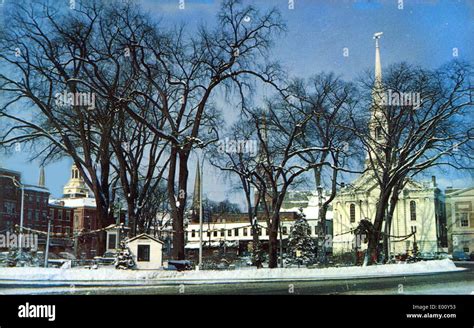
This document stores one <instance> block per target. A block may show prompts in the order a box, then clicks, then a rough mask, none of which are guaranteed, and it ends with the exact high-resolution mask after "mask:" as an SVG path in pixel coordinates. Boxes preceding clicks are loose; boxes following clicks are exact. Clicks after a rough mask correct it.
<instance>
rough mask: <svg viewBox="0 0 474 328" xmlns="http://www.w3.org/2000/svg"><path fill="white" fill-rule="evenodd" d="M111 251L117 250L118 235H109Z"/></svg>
mask: <svg viewBox="0 0 474 328" xmlns="http://www.w3.org/2000/svg"><path fill="white" fill-rule="evenodd" d="M108 248H109V249H116V248H117V235H116V234H114V233H113V234H110V235H109V247H108Z"/></svg>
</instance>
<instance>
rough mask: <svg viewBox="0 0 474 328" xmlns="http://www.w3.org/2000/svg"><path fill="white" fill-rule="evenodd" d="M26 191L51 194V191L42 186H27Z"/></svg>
mask: <svg viewBox="0 0 474 328" xmlns="http://www.w3.org/2000/svg"><path fill="white" fill-rule="evenodd" d="M25 191H36V192H44V193H48V194H49V189H48V188H45V187H40V186H32V185H25Z"/></svg>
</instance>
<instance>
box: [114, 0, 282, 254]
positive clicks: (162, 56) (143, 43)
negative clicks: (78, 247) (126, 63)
mask: <svg viewBox="0 0 474 328" xmlns="http://www.w3.org/2000/svg"><path fill="white" fill-rule="evenodd" d="M283 29H284V25H283V24H282V23H281V18H280V15H279V13H278V11H277V10H275V9H273V10H270V11H269V12H267V13H264V14H260V13H259V12H258V10H257V9H256V8H255V7H253V6H242V4H241V1H239V0H226V1H223V4H222V7H221V10H220V12H219V14H218V22H217V26H216V28H215V29H214V30H211V29H209V28H207V27H204V26H203V27H200V28H199V30H198V31H197V33H196V34H195V35H196V36H190V35H188V34H186V32H185V30H184V29H183V28H178V29H176V30H173V31H172V32H170V33H167V34H166V35H163V33H161V34H159V33H158V32H156V37H154V38H145V39H141V40H138V39H137V40H135V44H134V45H133V47H132V48H131V51H130V54H131V58H132V60H133V62H134V63H135V65H136V67H137V68H138V69H139V70H140V72H141V75H142V76H144V78H145V79H147V81H149V83H150V84H151V85H152V86H153V90H152V91H151V92H147V93H144V92H136V93H134V94H133V97H130V98H129V100H130V101H128V102H124V103H123V105H124V106H123V109H124V110H125V111H126V112H127V113H128V114H129V115H130V116H131V117H133V118H134V119H135V120H137V121H138V122H140V123H142V124H145V125H146V126H147V127H148V128H149V129H150V130H151V131H152V132H153V133H155V134H156V135H157V136H159V137H160V138H162V139H163V140H166V141H168V142H169V143H170V157H169V158H170V159H169V169H168V176H167V179H168V198H169V201H170V207H171V213H172V217H173V229H174V236H173V251H174V257H175V258H177V259H183V258H184V230H183V223H184V214H185V204H186V198H187V182H188V177H189V172H188V162H189V158H190V154H191V151H192V150H193V148H195V147H196V146H198V147H205V146H206V145H207V144H209V143H210V142H212V141H213V140H216V139H217V131H216V129H215V125H216V124H215V123H216V116H215V115H214V113H215V106H213V95H214V94H215V93H216V92H218V91H219V90H222V91H229V92H230V91H231V90H232V86H237V88H238V90H239V94H240V95H241V96H243V97H244V94H245V95H248V93H246V91H248V90H249V87H250V85H249V83H250V82H249V78H250V77H254V78H258V79H261V80H263V81H265V82H267V83H274V80H275V74H276V72H278V70H277V68H278V66H277V65H274V64H271V63H270V64H262V60H261V58H263V57H264V56H265V54H266V51H267V50H268V49H269V47H270V46H271V40H272V38H273V36H274V35H275V33H277V32H281V31H282V30H283ZM138 99H147V100H149V101H150V102H152V103H153V104H154V107H153V113H157V114H156V115H158V116H159V117H164V118H165V120H166V124H165V128H166V129H160V128H159V127H157V126H155V125H153V124H151V123H150V122H149V121H148V120H147V119H146V118H145V117H143V116H142V115H140V113H137V112H136V111H135V110H134V109H133V107H131V106H129V105H130V104H132V103H133V102H135V101H137V100H138ZM242 99H245V98H242ZM242 102H243V100H242ZM213 111H214V113H212V112H213ZM204 131H207V132H208V133H207V134H205V133H204Z"/></svg>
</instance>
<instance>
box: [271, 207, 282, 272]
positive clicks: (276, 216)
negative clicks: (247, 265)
mask: <svg viewBox="0 0 474 328" xmlns="http://www.w3.org/2000/svg"><path fill="white" fill-rule="evenodd" d="M279 226H280V213H279V211H278V210H276V209H275V211H274V213H273V217H272V224H271V225H270V229H269V233H268V267H269V268H271V269H273V268H276V267H278V227H279Z"/></svg>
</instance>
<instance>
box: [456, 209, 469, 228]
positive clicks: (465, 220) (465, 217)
mask: <svg viewBox="0 0 474 328" xmlns="http://www.w3.org/2000/svg"><path fill="white" fill-rule="evenodd" d="M457 214H458V221H459V223H460V224H461V227H464V228H466V227H469V213H467V212H463V213H457Z"/></svg>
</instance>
